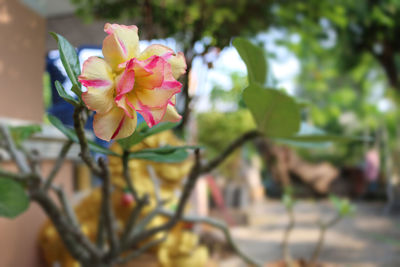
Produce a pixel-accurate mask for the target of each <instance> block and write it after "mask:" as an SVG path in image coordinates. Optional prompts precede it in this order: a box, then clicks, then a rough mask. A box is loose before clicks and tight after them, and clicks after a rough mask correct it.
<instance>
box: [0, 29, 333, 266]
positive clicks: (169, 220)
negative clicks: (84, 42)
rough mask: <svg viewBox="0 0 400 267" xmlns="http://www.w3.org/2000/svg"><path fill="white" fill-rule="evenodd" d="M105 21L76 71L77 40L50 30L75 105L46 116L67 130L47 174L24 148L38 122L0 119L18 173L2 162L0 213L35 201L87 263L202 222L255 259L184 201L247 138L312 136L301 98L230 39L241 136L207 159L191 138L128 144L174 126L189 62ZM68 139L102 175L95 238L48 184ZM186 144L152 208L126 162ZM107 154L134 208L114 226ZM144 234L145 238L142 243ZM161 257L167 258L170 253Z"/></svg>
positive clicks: (133, 253) (132, 253) (110, 262)
mask: <svg viewBox="0 0 400 267" xmlns="http://www.w3.org/2000/svg"><path fill="white" fill-rule="evenodd" d="M104 30H105V32H106V33H107V36H106V37H105V39H104V42H103V48H102V51H103V56H104V57H103V58H100V57H90V58H89V59H87V60H86V61H85V62H84V63H83V69H82V71H81V69H80V63H79V59H78V56H77V54H76V50H75V48H74V47H73V46H72V45H71V44H70V43H69V42H68V41H67V40H66V39H65V38H64V37H62V36H61V35H59V34H55V33H52V35H53V36H54V37H55V39H56V40H57V42H58V48H59V51H60V58H61V61H62V63H63V65H64V68H65V70H66V73H67V75H68V77H69V79H70V80H71V83H72V88H71V91H72V92H74V93H75V95H76V96H75V97H72V96H71V95H69V94H67V93H66V90H65V89H64V88H63V86H62V85H61V83H60V82H56V83H55V86H56V89H57V91H58V93H59V95H60V96H61V97H62V98H63V99H64V100H66V101H68V102H69V103H71V104H73V106H74V115H73V119H74V127H73V128H69V127H68V126H66V125H63V124H62V122H61V121H60V120H58V119H57V118H55V117H53V116H48V119H49V121H50V122H51V123H52V124H53V125H54V126H55V127H56V128H57V129H59V130H60V131H61V132H62V133H64V134H65V136H66V137H67V141H66V142H65V143H64V145H63V146H62V148H61V150H60V152H59V156H58V158H57V159H56V161H55V164H54V166H53V169H52V170H51V172H50V174H49V175H44V174H43V173H42V171H41V169H40V168H39V164H40V161H41V159H40V154H39V155H37V153H32V151H28V150H26V149H25V148H24V140H25V139H27V138H29V136H30V135H31V134H33V133H35V132H37V131H40V127H37V126H23V127H19V128H16V127H8V126H6V125H0V137H1V139H0V147H1V148H2V149H5V150H6V151H7V152H8V154H9V155H10V157H11V159H12V160H13V161H14V162H15V163H16V165H17V167H18V172H9V171H6V170H4V169H2V168H1V167H0V216H3V217H9V218H14V217H16V216H18V215H19V214H21V213H23V212H24V211H25V210H26V209H27V208H28V206H29V202H35V203H37V204H38V205H39V206H40V207H41V208H42V209H43V210H44V212H45V213H46V214H47V216H48V217H49V219H50V221H51V223H52V225H54V228H55V230H56V231H57V234H58V235H59V236H60V238H61V240H62V242H63V244H64V246H65V248H66V249H67V250H68V252H69V254H70V255H71V256H72V257H73V258H74V259H75V260H76V261H78V262H79V264H80V265H81V266H84V267H94V266H96V267H110V266H114V265H116V264H119V263H124V262H128V261H129V260H131V259H132V258H135V257H138V256H140V255H141V254H142V253H145V252H147V251H149V250H151V249H152V248H153V247H154V246H156V245H158V244H160V243H162V242H164V241H165V240H164V239H156V238H155V237H156V236H158V235H159V234H160V233H164V232H168V231H170V230H173V229H174V227H176V226H177V224H179V223H183V225H193V224H195V223H205V224H209V225H212V226H214V227H216V228H218V229H220V230H222V231H223V233H224V234H225V237H226V239H227V242H228V243H229V244H230V245H231V247H232V249H233V250H234V251H235V252H236V253H237V254H238V255H239V256H240V257H241V258H242V259H243V260H244V261H245V262H246V263H248V264H250V265H252V266H260V265H259V264H258V263H257V262H256V261H254V260H253V259H251V258H249V257H248V256H246V255H245V254H244V253H243V252H242V251H241V250H240V249H239V248H238V247H237V246H236V245H235V243H234V242H233V239H232V237H231V235H230V233H229V230H228V228H227V227H226V225H225V224H224V223H223V222H220V221H217V220H215V219H211V218H204V217H198V216H187V215H185V214H184V210H185V207H186V204H187V202H188V199H189V197H190V194H191V191H192V190H193V188H194V186H195V184H196V181H197V180H198V179H199V178H200V177H201V175H203V174H205V173H208V172H211V171H213V170H214V169H215V168H216V167H218V166H219V165H220V164H221V163H222V162H223V161H224V160H225V159H226V158H227V157H228V156H229V155H231V153H233V152H234V151H235V150H236V149H237V148H239V147H241V146H242V145H243V144H245V143H246V142H247V141H249V140H253V139H255V138H261V137H268V138H270V139H271V140H279V141H280V142H290V143H292V144H294V143H299V142H301V141H306V142H310V140H311V139H313V134H314V133H313V132H310V131H307V132H306V133H302V131H300V132H298V130H299V128H300V106H299V105H298V104H297V103H296V101H295V100H294V99H293V98H292V97H291V96H288V95H286V94H285V93H283V92H280V91H279V90H276V89H273V88H267V87H266V85H265V83H266V80H267V79H266V75H267V61H266V58H265V54H264V51H263V50H262V49H261V48H260V47H257V46H255V45H253V44H252V43H251V42H250V41H248V40H245V39H242V38H237V39H236V40H235V41H234V42H233V45H234V46H235V47H236V49H237V50H238V52H239V54H240V56H241V57H242V59H243V60H244V62H245V63H246V66H247V70H248V80H249V86H248V87H247V88H245V89H244V93H243V100H244V102H245V103H246V105H247V107H248V108H249V110H250V111H251V114H252V116H253V118H254V120H255V122H256V124H257V128H256V129H252V130H250V131H248V132H245V133H244V134H242V135H240V136H238V137H237V139H235V140H234V141H233V142H232V143H230V144H229V145H228V146H227V147H226V149H224V150H223V151H221V153H220V154H219V155H217V156H216V157H215V158H213V159H211V160H209V161H205V160H202V159H201V152H200V149H199V148H198V147H197V146H162V147H157V148H141V149H138V150H135V151H132V149H131V148H132V147H133V146H134V145H136V144H139V143H140V142H142V141H143V140H144V139H145V138H148V137H150V136H152V135H154V134H157V133H160V132H162V131H165V130H168V129H172V128H174V127H175V126H177V122H179V120H180V118H181V117H180V115H179V114H178V112H177V110H176V109H175V101H176V94H178V93H179V92H180V90H181V87H182V84H181V83H180V82H179V81H178V79H179V77H180V76H182V75H183V74H184V73H185V72H186V63H185V59H184V55H183V54H182V53H175V52H174V51H173V50H172V49H170V48H168V47H165V46H162V45H151V46H149V47H147V48H146V49H145V50H144V51H142V52H140V50H139V37H138V29H137V27H136V26H125V25H118V24H109V23H107V24H106V25H105V27H104ZM82 85H83V86H84V87H86V89H83V88H82ZM90 112H94V113H95V114H94V123H93V129H94V133H95V135H96V136H97V137H99V138H101V139H103V140H106V141H111V140H116V139H118V141H117V142H118V143H119V145H120V147H121V150H122V151H117V152H116V151H112V150H110V149H108V148H104V147H102V146H100V145H98V144H96V143H95V142H93V141H91V140H88V139H87V136H86V135H85V131H84V128H83V126H84V125H85V123H86V118H87V116H86V115H87V114H88V113H90ZM138 113H139V114H141V115H142V116H143V118H144V120H145V123H144V124H143V123H142V124H139V125H137V116H138V115H137V114H138ZM331 137H332V136H325V135H323V134H322V133H321V131H318V135H317V140H318V142H326V141H330V138H331ZM334 138H336V137H334ZM74 143H76V144H78V145H79V148H80V156H81V158H82V160H83V161H84V162H85V163H86V165H87V167H88V168H89V169H90V171H91V173H92V174H93V175H96V176H97V177H99V178H100V180H101V190H99V191H100V193H101V209H99V218H101V219H100V220H99V224H98V226H97V231H98V233H97V236H98V237H99V240H97V242H93V241H92V240H90V239H89V238H88V237H87V236H86V235H85V233H84V232H83V231H82V227H81V225H80V222H79V221H78V220H77V217H76V214H75V212H74V209H73V208H72V207H71V205H70V200H69V198H68V197H67V196H66V194H65V192H64V190H63V189H62V188H61V187H59V186H58V185H57V184H55V183H54V178H55V176H56V174H57V173H58V171H59V170H60V167H61V166H62V163H63V160H64V158H65V157H66V155H67V153H68V151H69V150H70V148H71V146H72V144H74ZM190 150H194V153H193V158H192V159H193V162H194V163H193V166H192V167H191V170H190V171H189V174H188V175H187V177H186V180H185V183H183V184H182V186H181V194H180V197H179V199H178V200H177V203H176V205H174V209H173V210H170V209H167V207H165V206H164V202H163V201H162V200H157V201H156V205H155V207H153V206H150V205H149V196H148V195H147V194H144V195H139V194H138V192H137V187H138V186H139V185H138V184H135V183H134V182H133V180H132V179H131V177H130V172H129V168H128V167H129V161H130V160H132V159H143V160H146V161H152V162H163V163H176V162H181V161H183V160H185V159H187V158H188V156H189V153H188V151H190ZM93 152H96V153H99V154H100V157H99V159H98V160H95V158H94V157H93ZM106 156H113V158H116V160H117V161H119V162H120V164H121V165H122V168H123V171H122V172H123V179H124V182H125V186H126V188H127V189H126V192H124V195H123V198H122V199H121V201H122V205H124V206H129V207H132V210H131V213H130V215H129V219H128V221H127V222H126V224H124V226H123V228H124V229H120V231H117V230H116V229H117V228H118V227H117V220H116V217H115V214H114V212H115V211H114V210H113V206H112V203H111V202H112V200H111V196H112V193H113V190H115V186H114V185H113V184H112V182H111V178H112V177H110V176H111V175H110V170H109V166H108V163H107V159H106ZM154 186H156V183H154ZM52 191H53V192H55V193H56V195H57V197H58V201H57V202H56V201H55V200H54V199H53V198H51V197H50V192H52ZM155 191H157V190H155ZM153 204H154V202H153ZM144 209H146V210H148V209H151V211H150V212H149V213H147V214H146V215H145V216H144V217H143V218H139V217H140V216H138V214H141V212H142V211H143V210H144ZM154 216H163V218H166V219H165V220H162V223H161V224H159V225H156V226H154V225H150V224H149V222H150V221H151V220H152V218H154ZM180 225H182V224H180ZM185 238H186V237H185V235H182V236H180V237H179V238H175V239H174V238H172V239H171V238H169V239H168V240H169V241H168V240H167V241H168V242H169V243H168V244H170V245H171V244H173V245H171V246H170V247H171V248H174V247H180V246H179V244H180V243H179V242H181V241H180V240H181V239H185ZM103 239H104V240H103ZM146 240H152V241H151V242H148V243H144V242H145V241H146ZM143 244H145V245H143ZM202 253H203V252H202ZM164 256H165V255H164ZM164 259H167V261H170V258H169V257H164Z"/></svg>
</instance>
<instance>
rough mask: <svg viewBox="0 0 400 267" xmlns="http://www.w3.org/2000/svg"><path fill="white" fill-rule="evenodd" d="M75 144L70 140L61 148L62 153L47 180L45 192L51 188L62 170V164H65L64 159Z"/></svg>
mask: <svg viewBox="0 0 400 267" xmlns="http://www.w3.org/2000/svg"><path fill="white" fill-rule="evenodd" d="M72 144H73V142H72V141H71V140H68V141H67V142H65V143H64V145H63V146H62V148H61V151H60V153H59V155H58V157H57V161H56V163H55V164H54V166H53V169H52V170H51V172H50V174H49V176H48V177H47V179H46V182H45V184H44V188H43V189H44V190H45V191H46V190H48V189H49V188H50V186H51V183H52V182H53V180H54V178H55V177H56V175H57V173H58V171H59V170H60V168H61V166H62V164H63V163H64V159H65V157H66V156H67V154H68V151H69V149H70V148H71V146H72Z"/></svg>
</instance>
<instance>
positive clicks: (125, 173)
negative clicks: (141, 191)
mask: <svg viewBox="0 0 400 267" xmlns="http://www.w3.org/2000/svg"><path fill="white" fill-rule="evenodd" d="M122 168H123V176H124V179H125V183H126V185H127V186H128V188H129V191H130V192H131V193H132V195H133V197H134V199H135V201H138V200H139V195H138V193H137V191H136V188H135V186H134V185H133V183H132V178H131V174H130V171H129V151H124V153H123V155H122Z"/></svg>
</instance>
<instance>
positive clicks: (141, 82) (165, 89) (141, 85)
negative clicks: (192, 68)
mask: <svg viewBox="0 0 400 267" xmlns="http://www.w3.org/2000/svg"><path fill="white" fill-rule="evenodd" d="M155 59H156V60H157V63H154V65H155V66H154V68H153V69H152V70H153V71H154V74H152V75H150V76H147V77H144V78H138V79H137V82H136V85H135V90H134V92H135V94H136V97H137V98H138V99H139V101H140V103H141V105H144V106H147V107H150V108H166V106H167V105H168V103H169V101H170V99H171V98H172V97H173V96H174V95H175V94H177V93H179V92H180V90H181V87H182V84H181V83H180V82H178V81H177V80H175V78H174V77H173V75H172V70H171V65H170V64H169V63H168V62H166V61H165V60H163V59H162V58H161V57H157V56H156V57H155ZM152 61H154V60H152ZM157 66H160V67H157ZM161 66H162V67H161ZM160 71H162V73H160ZM153 75H154V76H157V77H162V79H163V81H162V84H161V85H160V86H159V87H153V86H154V85H156V84H152V82H153V80H151V77H152V76H153Z"/></svg>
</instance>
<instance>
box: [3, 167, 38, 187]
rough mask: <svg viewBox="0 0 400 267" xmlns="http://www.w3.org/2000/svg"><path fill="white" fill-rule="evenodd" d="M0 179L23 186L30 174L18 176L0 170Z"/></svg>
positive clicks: (17, 174)
mask: <svg viewBox="0 0 400 267" xmlns="http://www.w3.org/2000/svg"><path fill="white" fill-rule="evenodd" d="M0 176H1V178H6V179H11V180H14V181H16V182H18V183H21V184H25V183H26V182H27V180H28V179H29V178H30V177H31V176H32V174H19V173H13V172H9V171H6V170H3V169H0Z"/></svg>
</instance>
